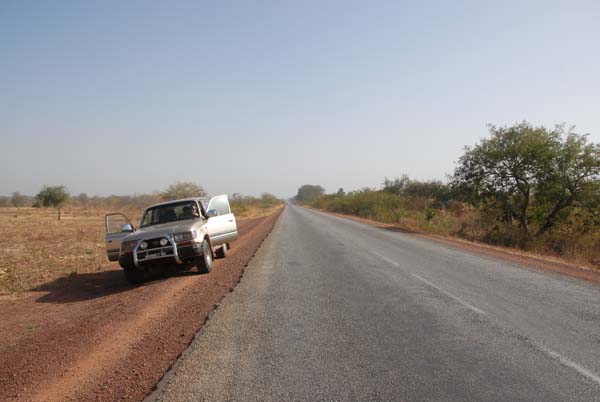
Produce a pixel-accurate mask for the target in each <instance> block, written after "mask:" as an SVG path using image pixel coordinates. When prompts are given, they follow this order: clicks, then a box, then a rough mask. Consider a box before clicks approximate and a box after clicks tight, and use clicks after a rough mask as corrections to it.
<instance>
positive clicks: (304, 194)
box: [296, 184, 325, 204]
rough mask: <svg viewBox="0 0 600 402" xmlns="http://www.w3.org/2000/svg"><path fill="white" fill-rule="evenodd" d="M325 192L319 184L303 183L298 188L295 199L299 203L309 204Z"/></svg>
mask: <svg viewBox="0 0 600 402" xmlns="http://www.w3.org/2000/svg"><path fill="white" fill-rule="evenodd" d="M324 193H325V189H324V188H323V187H321V186H317V185H312V184H305V185H303V186H302V187H300V188H299V189H298V194H297V195H296V200H297V201H298V202H301V203H306V204H310V203H312V202H314V201H316V200H317V199H318V198H319V197H320V196H322V195H323V194H324Z"/></svg>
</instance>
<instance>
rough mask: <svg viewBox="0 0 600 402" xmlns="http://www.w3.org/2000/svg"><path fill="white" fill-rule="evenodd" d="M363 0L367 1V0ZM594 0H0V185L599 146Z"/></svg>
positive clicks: (159, 182)
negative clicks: (572, 139) (535, 134)
mask: <svg viewBox="0 0 600 402" xmlns="http://www.w3.org/2000/svg"><path fill="white" fill-rule="evenodd" d="M374 4H375V5H374ZM599 18H600V4H599V3H596V2H593V1H578V2H569V3H564V2H541V1H540V2H538V1H535V2H528V3H527V4H521V3H520V2H508V3H506V2H505V3H502V4H496V3H493V2H468V1H463V2H460V3H458V4H456V3H453V4H447V3H444V2H431V3H428V4H419V5H415V4H406V3H399V2H383V1H382V2H377V3H368V4H364V3H361V2H341V1H331V2H325V3H322V2H307V3H302V4H292V3H286V4H281V3H278V2H265V3H261V4H260V5H257V4H254V3H244V2H241V3H237V4H229V5H224V4H212V3H209V2H200V3H196V2H189V3H188V2H181V3H177V4H176V5H172V4H166V3H162V4H161V3H159V2H131V3H127V4H120V3H118V2H105V3H102V4H81V3H77V2H72V3H68V2H64V3H60V4H55V3H51V2H47V3H41V2H40V3H37V2H36V3H27V4H25V3H21V2H4V3H3V4H2V5H0V34H1V35H0V37H1V38H2V39H0V51H2V54H3V70H4V74H3V75H2V76H1V77H0V84H1V85H2V87H3V88H5V90H4V91H2V92H1V93H0V104H2V105H3V107H2V108H0V122H1V123H0V130H1V132H2V133H3V135H2V136H1V137H0V168H1V169H2V171H3V172H4V174H3V175H1V176H0V194H6V196H10V194H12V193H13V192H20V193H22V194H25V195H31V196H33V195H35V194H36V193H37V192H38V191H39V190H40V189H41V188H42V186H44V185H50V186H52V185H65V186H66V187H67V188H68V189H69V191H70V192H71V193H72V194H73V195H76V194H79V193H86V194H88V195H89V196H94V195H99V196H109V195H133V194H149V193H152V192H154V191H161V189H164V188H166V187H167V186H168V185H169V184H171V183H173V182H175V181H191V182H194V183H197V184H199V185H202V186H203V187H204V188H205V190H206V191H207V192H208V193H210V194H219V193H227V194H232V193H235V192H237V193H242V194H245V195H253V196H256V195H260V193H262V192H268V193H272V194H274V195H276V196H278V197H280V198H288V197H291V196H293V195H294V194H295V192H296V190H297V189H298V187H300V186H301V185H303V184H316V185H321V186H322V187H324V188H325V189H326V191H327V192H334V191H336V190H337V189H338V188H340V187H341V188H344V190H346V191H351V190H356V189H360V188H362V187H379V186H380V185H381V182H382V181H383V180H384V178H385V177H388V178H396V177H400V176H401V175H403V174H407V175H408V176H409V177H410V178H412V179H418V180H434V179H437V180H444V181H445V177H446V175H447V174H450V173H452V171H453V170H454V166H455V165H454V162H455V161H456V160H457V159H458V158H459V156H460V155H461V153H462V150H463V148H464V147H465V146H472V145H475V144H476V143H477V142H478V141H479V139H481V138H484V137H486V136H487V135H488V131H487V127H486V125H487V124H494V125H511V124H514V123H517V122H521V121H523V120H527V121H529V122H530V123H531V124H533V125H536V126H537V125H543V126H546V127H548V128H549V127H553V126H554V124H561V123H565V124H567V125H568V126H570V125H575V126H576V129H575V131H576V132H578V133H580V134H585V133H588V134H589V138H590V141H592V142H595V143H598V142H600V114H598V106H599V105H600V102H599V100H598V93H600V77H598V75H597V71H598V70H599V69H600V54H599V53H598V52H597V44H598V43H599V42H600V25H599V24H597V21H598V19H599Z"/></svg>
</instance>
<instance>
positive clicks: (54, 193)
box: [35, 186, 69, 220]
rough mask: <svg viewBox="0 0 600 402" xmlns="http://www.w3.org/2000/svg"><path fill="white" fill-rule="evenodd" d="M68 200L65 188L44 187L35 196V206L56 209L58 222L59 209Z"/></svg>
mask: <svg viewBox="0 0 600 402" xmlns="http://www.w3.org/2000/svg"><path fill="white" fill-rule="evenodd" d="M68 199H69V192H68V191H67V188H66V187H65V186H44V187H43V188H42V190H41V191H40V192H39V193H38V194H37V195H36V196H35V206H37V207H54V208H56V209H57V210H58V220H60V208H61V207H62V205H63V204H64V203H65V202H66V201H67V200H68Z"/></svg>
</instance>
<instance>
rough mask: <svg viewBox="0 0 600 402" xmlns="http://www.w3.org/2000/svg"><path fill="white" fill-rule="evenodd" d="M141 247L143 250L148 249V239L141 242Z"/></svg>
mask: <svg viewBox="0 0 600 402" xmlns="http://www.w3.org/2000/svg"><path fill="white" fill-rule="evenodd" d="M140 248H141V249H142V250H145V249H147V248H148V242H146V241H143V242H142V244H140Z"/></svg>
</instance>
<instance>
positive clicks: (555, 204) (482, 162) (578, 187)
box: [453, 122, 600, 240]
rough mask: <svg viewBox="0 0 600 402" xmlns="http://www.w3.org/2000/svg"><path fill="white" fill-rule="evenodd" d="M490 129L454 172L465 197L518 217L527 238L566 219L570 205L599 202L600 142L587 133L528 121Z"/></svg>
mask: <svg viewBox="0 0 600 402" xmlns="http://www.w3.org/2000/svg"><path fill="white" fill-rule="evenodd" d="M489 130H490V134H491V136H490V138H486V139H483V140H481V142H480V143H479V144H477V145H475V146H474V147H472V148H469V147H467V148H466V149H465V153H464V155H463V156H461V158H460V161H459V165H458V167H457V168H456V170H455V172H454V177H453V187H454V188H455V189H456V190H457V192H458V193H459V194H462V195H463V196H464V197H465V198H466V199H467V200H468V201H470V202H471V203H473V204H475V205H478V206H480V207H482V208H484V209H486V210H488V211H490V210H494V211H493V212H495V213H497V216H498V217H499V219H501V220H504V221H506V222H510V221H511V220H513V219H514V220H516V221H517V222H518V224H519V226H520V228H521V231H522V234H523V237H524V239H525V240H527V239H530V238H531V237H532V236H539V235H542V234H544V233H545V232H546V231H548V230H549V229H550V228H552V227H554V226H555V225H556V224H557V223H558V222H560V221H563V220H565V219H566V218H567V217H568V214H569V210H570V209H572V208H576V207H580V208H594V206H596V205H598V196H599V192H598V189H599V183H600V147H599V146H598V145H596V144H593V143H588V141H587V137H586V136H585V135H579V134H576V133H574V132H573V131H572V130H573V128H569V129H566V128H565V126H564V125H558V126H556V127H554V129H551V130H549V129H546V128H544V127H541V126H540V127H534V126H532V125H531V124H529V123H527V122H522V123H519V124H516V125H513V126H511V127H496V126H493V125H490V126H489ZM532 225H533V226H535V229H537V230H535V231H533V229H532V227H531V226H532Z"/></svg>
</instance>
